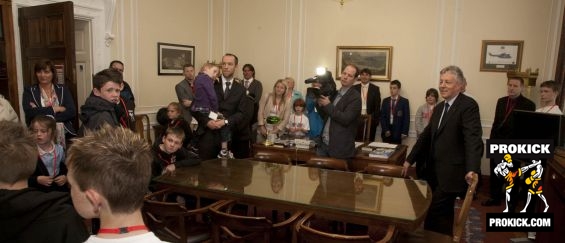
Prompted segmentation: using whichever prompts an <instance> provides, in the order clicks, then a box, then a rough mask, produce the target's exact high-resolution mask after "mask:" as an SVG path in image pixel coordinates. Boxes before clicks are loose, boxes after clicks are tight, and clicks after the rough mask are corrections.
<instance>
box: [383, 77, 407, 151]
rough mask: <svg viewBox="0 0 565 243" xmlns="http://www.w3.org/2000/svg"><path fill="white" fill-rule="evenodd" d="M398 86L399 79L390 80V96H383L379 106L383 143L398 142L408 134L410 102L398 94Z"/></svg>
mask: <svg viewBox="0 0 565 243" xmlns="http://www.w3.org/2000/svg"><path fill="white" fill-rule="evenodd" d="M400 88H401V84H400V81H398V80H392V81H390V97H387V98H385V99H384V100H383V104H382V106H381V127H382V131H381V137H382V139H383V142H385V143H394V144H400V143H402V139H403V138H405V137H407V136H408V129H409V128H410V104H409V102H408V99H406V98H404V97H402V96H400Z"/></svg>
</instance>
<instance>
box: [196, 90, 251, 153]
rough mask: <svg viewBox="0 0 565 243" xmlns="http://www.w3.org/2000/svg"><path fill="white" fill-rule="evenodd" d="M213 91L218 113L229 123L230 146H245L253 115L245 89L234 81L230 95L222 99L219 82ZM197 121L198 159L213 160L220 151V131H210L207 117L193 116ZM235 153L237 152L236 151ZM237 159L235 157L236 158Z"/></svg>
mask: <svg viewBox="0 0 565 243" xmlns="http://www.w3.org/2000/svg"><path fill="white" fill-rule="evenodd" d="M214 90H215V91H216V96H217V97H218V104H219V106H218V111H219V112H220V113H221V114H222V115H224V117H225V119H227V120H228V121H229V125H228V127H229V129H230V132H231V141H232V142H231V143H232V144H245V143H248V142H249V139H250V136H249V135H250V129H249V122H250V121H251V117H252V115H253V99H251V98H249V97H248V96H247V95H246V90H245V87H243V85H242V84H240V83H239V82H237V81H234V82H233V84H232V85H231V88H230V93H229V95H228V96H227V97H225V98H224V90H223V87H222V83H221V82H220V81H215V82H214ZM194 115H195V117H196V119H197V120H198V124H199V125H198V131H197V134H199V135H201V137H200V139H199V141H198V142H199V146H200V158H202V159H203V160H205V159H212V158H215V157H216V155H217V154H218V152H219V151H220V143H221V136H220V135H221V134H220V129H217V130H210V129H209V128H208V127H207V126H206V124H207V123H208V121H210V118H208V116H207V115H203V114H202V113H200V112H198V113H195V114H194ZM236 152H237V151H236ZM236 157H237V156H236Z"/></svg>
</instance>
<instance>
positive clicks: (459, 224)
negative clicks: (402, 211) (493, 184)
mask: <svg viewBox="0 0 565 243" xmlns="http://www.w3.org/2000/svg"><path fill="white" fill-rule="evenodd" d="M478 181H479V177H478V176H477V174H475V175H473V179H472V182H471V185H469V187H468V188H467V193H466V194H465V200H464V201H463V205H461V209H460V210H459V214H457V216H456V218H455V222H454V224H453V235H452V236H449V235H444V234H440V233H436V232H432V231H428V230H423V229H421V230H420V229H419V230H416V231H415V232H410V233H404V234H399V237H398V239H397V240H398V242H408V243H412V242H460V241H461V235H462V234H463V228H464V227H465V222H466V221H467V217H468V216H469V209H470V208H471V203H472V202H473V196H474V195H475V190H476V188H477V183H478Z"/></svg>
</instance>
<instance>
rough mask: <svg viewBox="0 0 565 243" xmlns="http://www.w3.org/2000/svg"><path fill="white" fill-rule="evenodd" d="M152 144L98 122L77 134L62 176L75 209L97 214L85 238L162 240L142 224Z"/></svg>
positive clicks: (120, 240) (83, 214) (86, 216)
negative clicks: (94, 231) (91, 231)
mask: <svg viewBox="0 0 565 243" xmlns="http://www.w3.org/2000/svg"><path fill="white" fill-rule="evenodd" d="M151 160H152V156H151V148H150V146H149V144H147V142H146V141H145V140H144V139H142V138H141V137H140V136H139V135H136V134H135V133H133V132H132V131H131V130H129V129H126V128H123V127H111V126H110V125H104V126H102V127H101V128H100V129H99V130H98V131H93V132H87V133H86V134H85V136H84V137H82V138H78V139H76V140H75V141H74V143H73V145H72V146H71V147H70V148H69V151H68V154H67V167H68V169H69V171H68V174H67V177H68V181H69V184H70V185H71V197H72V199H73V204H74V206H75V208H76V209H77V211H78V213H79V214H80V215H81V216H82V217H84V218H87V219H91V218H100V229H99V230H98V233H97V234H96V235H92V236H90V238H89V239H88V240H87V241H86V242H118V241H119V242H162V241H161V240H159V239H158V238H157V237H156V236H155V235H154V234H153V233H152V232H149V230H148V229H147V227H146V226H145V224H144V223H143V217H142V214H141V207H142V206H143V197H144V195H145V193H146V192H147V186H148V185H149V180H150V177H151Z"/></svg>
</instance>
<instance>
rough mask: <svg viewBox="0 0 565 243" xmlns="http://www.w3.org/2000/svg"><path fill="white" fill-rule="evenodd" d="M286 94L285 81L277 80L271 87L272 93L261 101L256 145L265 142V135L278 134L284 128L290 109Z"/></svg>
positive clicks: (286, 86)
mask: <svg viewBox="0 0 565 243" xmlns="http://www.w3.org/2000/svg"><path fill="white" fill-rule="evenodd" d="M287 92H288V85H287V83H286V81H285V80H284V79H279V80H277V82H275V85H274V86H273V92H271V93H269V94H268V95H266V96H264V97H263V98H262V99H261V102H260V103H259V112H258V113H257V124H258V127H259V128H258V131H259V133H258V134H257V142H258V143H261V142H263V141H265V139H266V138H267V135H271V134H273V135H275V134H278V133H280V132H281V131H283V129H284V128H285V126H286V124H287V122H288V116H289V115H290V110H291V109H292V107H291V105H290V100H289V99H286V95H287ZM268 121H269V122H268Z"/></svg>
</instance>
